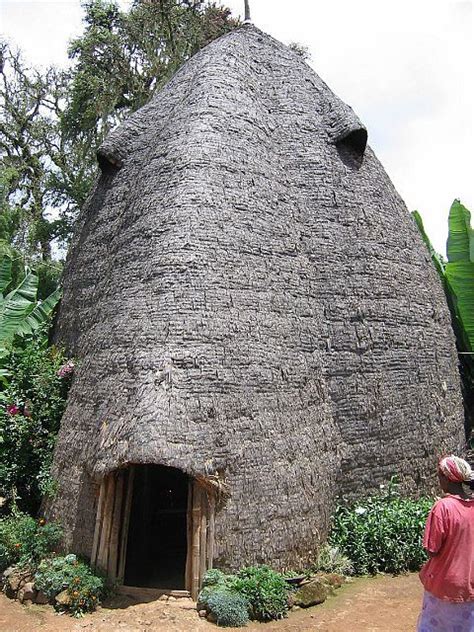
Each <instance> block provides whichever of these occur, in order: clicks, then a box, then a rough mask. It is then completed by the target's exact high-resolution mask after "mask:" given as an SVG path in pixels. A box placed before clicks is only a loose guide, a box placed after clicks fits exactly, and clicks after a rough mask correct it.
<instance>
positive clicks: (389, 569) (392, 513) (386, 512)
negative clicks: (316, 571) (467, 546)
mask: <svg viewBox="0 0 474 632" xmlns="http://www.w3.org/2000/svg"><path fill="white" fill-rule="evenodd" d="M432 503H433V500H432V499H429V498H421V499H418V500H412V499H408V498H402V497H401V496H400V494H399V485H398V483H397V481H396V479H392V480H391V481H390V484H389V485H388V486H387V487H383V486H381V490H380V493H378V494H376V495H374V496H370V497H368V498H366V499H365V500H363V501H359V502H357V503H356V504H350V503H342V504H340V505H339V506H338V507H337V509H336V512H335V514H334V516H333V523H332V529H331V533H330V537H329V543H330V544H331V545H332V546H337V547H339V548H340V550H341V551H342V552H343V553H344V554H345V555H347V556H348V557H349V558H350V560H351V561H352V564H353V566H354V572H355V573H356V574H357V575H365V574H374V573H378V572H385V573H395V574H396V573H401V572H405V571H410V570H411V571H414V570H418V569H419V568H420V567H421V565H422V564H423V562H424V561H425V559H426V556H425V553H424V551H423V548H422V545H421V540H422V536H423V529H424V525H425V522H426V517H427V515H428V512H429V510H430V508H431V506H432Z"/></svg>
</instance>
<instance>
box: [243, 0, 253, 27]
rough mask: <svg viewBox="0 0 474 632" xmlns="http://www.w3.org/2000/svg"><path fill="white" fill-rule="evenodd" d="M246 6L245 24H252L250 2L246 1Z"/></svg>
mask: <svg viewBox="0 0 474 632" xmlns="http://www.w3.org/2000/svg"><path fill="white" fill-rule="evenodd" d="M244 5H245V14H244V24H252V20H251V19H250V5H249V0H244Z"/></svg>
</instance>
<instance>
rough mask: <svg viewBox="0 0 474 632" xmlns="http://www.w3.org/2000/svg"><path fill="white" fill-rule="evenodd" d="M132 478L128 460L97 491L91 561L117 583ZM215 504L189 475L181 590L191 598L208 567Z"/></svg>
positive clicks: (124, 553)
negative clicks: (126, 464)
mask: <svg viewBox="0 0 474 632" xmlns="http://www.w3.org/2000/svg"><path fill="white" fill-rule="evenodd" d="M134 479H135V465H134V464H131V465H129V466H128V467H126V468H121V469H119V470H115V471H113V472H111V473H110V474H108V475H107V476H105V477H104V479H103V480H102V482H101V485H100V491H99V499H98V504H97V513H96V523H95V530H94V540H93V544H92V555H91V564H92V566H94V567H96V568H98V569H100V570H101V571H102V572H104V573H105V574H106V575H107V577H109V578H110V579H111V580H112V581H114V582H116V583H117V584H123V581H124V576H125V562H126V559H127V540H128V528H129V524H130V511H131V506H132V496H133V484H134ZM215 508H216V499H215V495H214V494H213V493H212V491H210V490H209V489H208V488H206V487H204V486H203V485H202V484H201V483H200V482H199V481H198V480H197V479H195V478H191V477H189V483H188V506H187V514H186V528H187V554H186V567H185V590H186V591H187V592H188V593H189V594H190V595H191V597H192V598H193V599H196V598H197V595H198V592H199V590H200V588H201V584H202V580H203V577H204V573H205V572H206V570H207V569H209V568H212V563H213V558H214V524H215ZM137 590H138V588H137ZM156 590H157V593H161V594H166V593H168V594H171V593H177V592H182V591H175V590H174V589H173V587H172V586H170V587H169V589H166V590H161V589H160V590H158V589H156Z"/></svg>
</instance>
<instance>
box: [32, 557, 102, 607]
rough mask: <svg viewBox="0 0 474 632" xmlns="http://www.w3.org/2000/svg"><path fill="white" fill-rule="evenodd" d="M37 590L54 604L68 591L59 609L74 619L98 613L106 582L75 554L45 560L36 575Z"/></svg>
mask: <svg viewBox="0 0 474 632" xmlns="http://www.w3.org/2000/svg"><path fill="white" fill-rule="evenodd" d="M35 587H36V588H37V589H38V590H41V591H42V592H43V593H44V594H45V595H46V596H47V597H48V598H49V599H50V600H51V601H52V600H54V598H55V597H56V596H57V595H58V594H59V593H61V592H63V591H66V598H65V599H62V600H61V601H60V602H59V603H56V608H57V609H58V610H62V611H66V612H68V613H69V614H72V615H73V616H81V615H82V614H84V613H86V612H92V611H93V610H95V609H96V607H97V605H98V604H99V603H100V601H101V599H102V598H103V597H104V594H105V591H106V585H105V580H104V579H103V578H102V577H98V576H97V575H95V574H94V573H93V572H92V570H91V569H90V567H89V566H88V565H87V564H85V563H84V562H81V561H80V560H78V559H77V557H76V556H75V555H72V554H69V555H65V556H63V557H52V558H48V559H45V560H43V561H42V562H41V563H40V565H39V566H38V569H37V571H36V573H35Z"/></svg>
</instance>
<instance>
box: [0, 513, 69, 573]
mask: <svg viewBox="0 0 474 632" xmlns="http://www.w3.org/2000/svg"><path fill="white" fill-rule="evenodd" d="M61 537H62V530H61V528H60V527H59V526H58V525H57V524H55V523H47V522H46V521H45V520H44V519H43V518H40V519H39V520H35V519H34V518H32V517H31V516H28V515H26V514H22V513H15V514H14V515H12V516H10V517H8V518H3V519H1V520H0V572H2V571H4V570H5V569H6V568H7V567H8V566H11V565H13V564H15V565H20V566H28V567H30V568H33V569H34V568H36V566H37V565H38V564H39V563H40V561H41V560H42V559H43V558H44V557H46V556H48V555H50V554H51V553H52V552H53V551H54V550H55V548H56V547H57V546H58V544H59V542H60V541H61Z"/></svg>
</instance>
